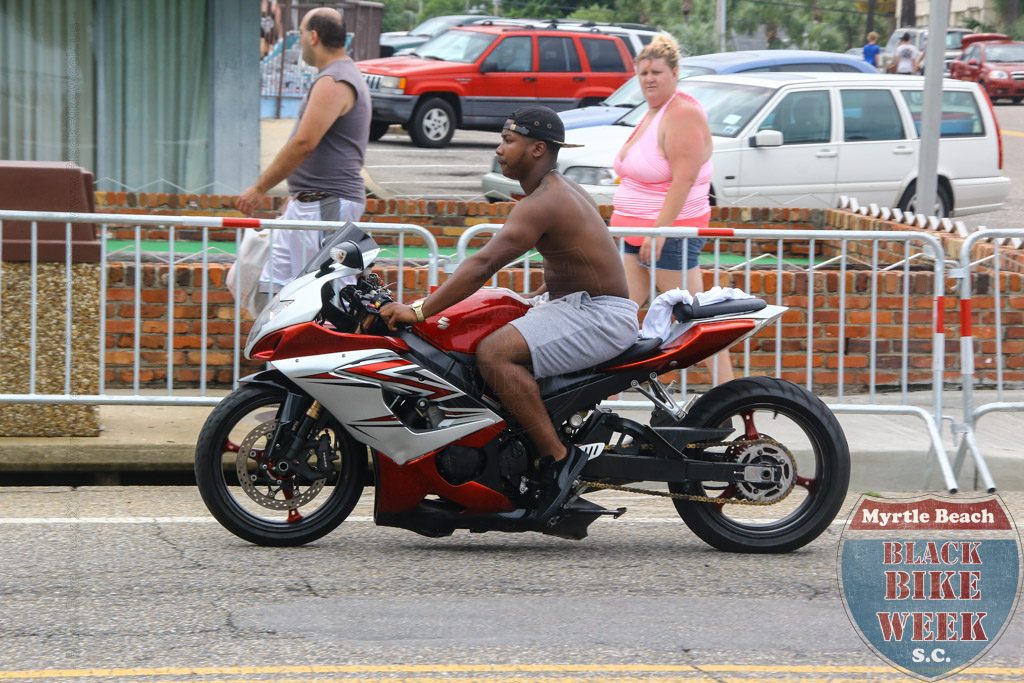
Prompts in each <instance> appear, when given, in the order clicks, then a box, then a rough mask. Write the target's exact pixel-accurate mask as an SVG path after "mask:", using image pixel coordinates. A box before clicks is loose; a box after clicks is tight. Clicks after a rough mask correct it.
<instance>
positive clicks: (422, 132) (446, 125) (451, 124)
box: [409, 97, 455, 148]
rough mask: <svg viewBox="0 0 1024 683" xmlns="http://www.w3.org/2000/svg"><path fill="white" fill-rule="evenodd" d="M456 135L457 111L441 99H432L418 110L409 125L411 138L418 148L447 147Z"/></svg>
mask: <svg viewBox="0 0 1024 683" xmlns="http://www.w3.org/2000/svg"><path fill="white" fill-rule="evenodd" d="M453 135H455V111H454V110H453V109H452V105H450V104H448V103H447V102H445V101H444V100H442V99H441V98H440V97H432V98H430V99H429V100H427V101H426V102H424V103H422V104H421V105H420V106H419V107H417V108H416V112H415V113H414V114H413V115H412V123H411V124H410V125H409V137H410V138H412V142H413V144H414V145H416V146H417V147H432V148H438V147H447V146H448V143H449V142H451V139H452V136H453Z"/></svg>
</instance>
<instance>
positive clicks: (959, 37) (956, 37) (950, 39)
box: [946, 31, 968, 50]
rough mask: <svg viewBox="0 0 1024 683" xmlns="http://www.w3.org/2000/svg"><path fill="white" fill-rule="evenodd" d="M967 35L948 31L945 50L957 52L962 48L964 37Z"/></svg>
mask: <svg viewBox="0 0 1024 683" xmlns="http://www.w3.org/2000/svg"><path fill="white" fill-rule="evenodd" d="M966 35H968V34H966V33H964V32H962V31H948V32H947V33H946V49H947V50H959V49H960V48H961V47H963V40H964V36H966Z"/></svg>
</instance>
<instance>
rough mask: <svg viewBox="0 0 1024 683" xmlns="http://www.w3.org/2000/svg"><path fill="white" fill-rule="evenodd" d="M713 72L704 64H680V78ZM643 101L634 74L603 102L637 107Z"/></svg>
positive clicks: (611, 105) (638, 82)
mask: <svg viewBox="0 0 1024 683" xmlns="http://www.w3.org/2000/svg"><path fill="white" fill-rule="evenodd" d="M713 73H715V72H714V71H713V70H711V69H707V68H705V67H703V66H687V65H685V64H680V65H679V80H683V79H684V78H689V77H690V76H704V75H705V74H713ZM643 101H644V95H643V93H642V92H640V80H639V79H638V78H637V77H636V76H633V77H632V78H631V79H629V80H628V81H626V82H625V83H623V84H622V85H620V86H619V89H618V90H616V91H615V92H613V93H612V94H611V95H609V96H608V97H607V99H605V101H604V102H602V104H606V105H608V106H609V107H635V106H636V105H638V104H640V103H641V102H643Z"/></svg>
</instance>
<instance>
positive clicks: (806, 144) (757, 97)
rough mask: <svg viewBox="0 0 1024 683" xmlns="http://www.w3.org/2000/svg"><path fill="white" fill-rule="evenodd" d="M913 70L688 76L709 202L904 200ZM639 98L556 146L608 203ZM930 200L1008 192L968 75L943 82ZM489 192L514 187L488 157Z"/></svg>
mask: <svg viewBox="0 0 1024 683" xmlns="http://www.w3.org/2000/svg"><path fill="white" fill-rule="evenodd" d="M923 87H924V78H923V77H912V76H894V75H885V74H877V75H875V74H835V73H820V74H817V73H814V74H812V73H771V74H732V75H716V76H695V77H692V78H688V79H686V80H685V81H684V82H681V83H680V88H681V89H682V90H684V91H685V92H687V93H689V94H690V95H692V96H693V97H695V98H696V99H697V100H699V101H700V102H701V103H702V104H703V105H704V108H705V109H706V110H707V112H708V121H709V124H710V126H711V132H712V134H713V135H714V164H715V172H714V177H713V180H712V194H713V200H714V201H715V203H716V204H717V205H719V206H764V207H771V206H786V207H810V208H826V207H833V206H835V205H836V202H837V200H838V198H839V197H840V196H841V195H846V196H850V197H854V198H856V199H857V200H858V202H860V203H861V204H863V205H867V204H878V205H880V206H888V207H898V208H901V209H903V210H915V211H920V209H918V208H917V207H915V206H914V199H915V192H914V191H915V182H916V176H917V167H918V146H919V140H918V133H919V130H920V125H921V105H922V100H923ZM645 111H646V104H642V105H640V106H639V107H637V108H636V109H634V110H632V111H630V112H629V113H627V114H626V115H625V116H623V117H622V118H621V119H620V120H619V121H618V122H616V123H615V124H613V125H610V126H594V127H590V128H579V129H575V130H570V131H568V132H567V141H568V142H572V143H577V144H583V145H584V146H583V147H581V148H575V149H564V150H562V151H561V152H560V153H559V157H558V168H559V170H560V171H561V172H562V173H564V174H565V175H566V176H567V177H569V178H572V179H573V180H575V181H576V182H578V183H580V184H581V185H583V187H584V188H585V189H586V190H587V191H588V192H589V193H590V194H591V195H592V196H593V197H594V199H595V200H597V202H598V203H604V204H610V203H611V202H612V196H613V195H614V193H615V186H616V185H617V184H618V178H617V177H616V175H615V171H614V170H613V168H612V166H613V163H614V159H615V154H616V153H617V152H618V151H619V149H620V148H621V147H622V144H623V143H624V142H625V140H626V138H627V137H629V134H630V133H631V132H632V131H633V128H634V127H635V126H636V125H637V124H638V123H639V122H640V120H641V119H642V118H643V115H644V113H645ZM941 131H942V139H941V141H940V150H939V167H938V172H939V190H938V200H937V204H936V206H935V207H934V208H933V209H932V210H925V211H921V212H922V213H928V214H933V215H938V216H963V215H967V214H972V213H981V212H984V211H992V210H995V209H999V208H1000V207H1001V206H1002V204H1003V201H1004V200H1005V199H1006V196H1007V195H1008V194H1009V185H1010V181H1009V179H1008V178H1005V177H1004V176H1003V174H1002V167H1003V152H1002V140H1001V137H1000V133H999V126H998V123H997V121H996V116H995V111H994V110H993V108H992V105H991V103H990V102H989V101H988V99H987V98H986V97H985V96H984V94H983V92H982V91H981V90H980V89H979V88H978V86H977V84H976V83H970V82H966V81H951V80H946V81H943V116H942V125H941ZM483 190H484V193H485V195H486V196H487V197H489V198H491V199H494V200H501V199H515V198H519V197H522V188H520V187H519V184H518V183H517V182H515V181H513V180H510V179H508V178H506V177H505V176H503V175H502V174H501V172H500V169H498V167H497V164H495V166H494V167H493V168H492V171H491V172H490V173H488V174H486V175H485V176H484V178H483Z"/></svg>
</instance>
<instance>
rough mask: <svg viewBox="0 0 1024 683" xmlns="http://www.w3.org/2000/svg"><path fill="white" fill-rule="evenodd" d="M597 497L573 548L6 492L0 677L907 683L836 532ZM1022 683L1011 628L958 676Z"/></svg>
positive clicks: (104, 493)
mask: <svg viewBox="0 0 1024 683" xmlns="http://www.w3.org/2000/svg"><path fill="white" fill-rule="evenodd" d="M595 499H603V500H602V502H603V503H604V504H605V505H618V504H620V503H621V504H625V505H628V506H629V508H630V510H629V512H628V513H627V514H626V515H624V516H623V517H622V518H620V519H618V520H600V521H598V522H597V523H595V525H594V526H593V527H591V531H592V534H591V537H590V538H587V539H586V540H584V541H581V542H572V541H564V540H560V539H554V538H549V537H544V536H539V535H535V534H519V535H515V534H505V535H500V534H485V535H473V534H469V533H457V534H456V535H454V536H452V537H450V538H445V539H427V538H422V537H419V536H416V535H414V534H412V533H410V532H406V531H401V530H395V529H385V528H376V527H374V526H373V525H372V523H371V522H370V517H371V514H372V513H371V506H370V496H369V495H368V494H367V495H366V496H364V499H363V501H361V503H360V505H359V506H358V507H357V508H356V510H355V512H354V513H353V516H352V517H351V518H350V520H349V521H347V522H346V523H345V524H343V525H342V527H341V528H339V529H338V530H336V531H335V532H334V533H332V534H330V535H329V536H327V537H326V538H324V539H322V540H321V541H320V542H318V543H316V544H313V545H310V546H307V547H303V548H298V549H267V548H259V547H256V546H252V545H248V544H246V543H244V542H242V541H240V540H238V539H236V538H235V537H233V536H231V535H230V534H228V532H226V531H225V530H223V529H222V528H221V527H220V526H218V525H217V524H216V523H215V522H213V520H212V519H211V518H210V517H209V516H208V514H207V513H206V511H205V508H203V506H202V503H201V502H200V501H199V498H198V494H197V493H196V491H195V490H194V489H190V488H174V487H159V488H145V487H127V488H119V487H97V488H79V489H63V488H52V489H47V488H37V489H14V490H6V491H4V492H3V494H2V496H0V548H2V549H3V550H2V555H0V557H2V562H0V604H3V606H4V610H3V614H4V618H3V621H2V626H0V681H27V680H45V681H61V682H68V681H75V682H78V681H96V680H103V681H126V682H127V681H131V682H136V681H185V680H188V681H195V680H202V681H213V680H217V681H240V680H246V681H256V680H258V681H277V682H281V681H324V680H331V681H348V680H367V679H372V680H404V681H423V682H427V681H430V682H433V681H466V680H512V681H524V682H525V681H570V680H577V679H587V680H605V681H622V680H686V681H691V680H703V681H795V680H800V681H806V680H841V681H868V680H871V681H890V680H908V679H907V678H906V677H901V676H899V675H897V673H896V672H895V670H893V669H890V668H889V667H888V666H886V665H885V664H884V663H883V662H882V661H881V660H879V659H877V658H876V657H875V655H873V654H872V653H871V652H870V651H869V650H868V648H867V647H866V646H865V645H864V644H863V643H862V642H861V641H860V639H859V638H858V636H857V635H856V633H855V631H854V630H853V628H852V627H851V625H850V622H849V621H848V619H847V616H846V613H845V611H844V608H843V606H842V603H841V601H840V598H839V594H838V588H837V578H836V556H837V555H836V553H837V543H838V539H839V532H840V529H841V524H838V523H837V524H834V525H833V526H832V528H831V529H830V530H829V531H827V532H826V533H825V534H824V535H823V536H822V537H821V538H819V539H818V540H817V541H815V542H814V543H812V544H811V545H809V546H807V547H806V548H805V549H803V550H801V551H798V552H795V553H791V554H788V555H782V556H765V557H760V556H758V557H755V556H747V555H730V554H726V553H721V552H717V551H714V550H712V549H710V548H709V547H707V546H705V545H703V543H701V542H700V541H699V540H697V539H696V537H694V536H693V535H692V534H690V533H689V532H688V531H687V530H686V528H685V527H684V526H683V525H682V523H681V522H680V521H679V519H678V517H676V515H675V512H674V510H673V509H672V507H671V505H669V504H668V503H666V502H665V501H662V500H652V499H639V498H637V497H636V496H632V495H629V494H617V493H613V492H602V493H601V494H596V495H595ZM1004 500H1005V501H1006V502H1007V504H1008V505H1009V507H1010V509H1011V512H1013V513H1014V514H1015V515H1016V517H1017V519H1021V518H1022V516H1024V494H1020V493H1009V494H1005V496H1004ZM853 502H854V501H853V500H852V499H851V500H850V501H848V506H847V509H846V510H844V511H843V513H841V518H840V519H845V517H846V515H847V514H848V510H849V507H850V506H851V505H852V504H853ZM1022 678H1024V616H1022V615H1021V614H1020V613H1019V612H1018V614H1017V616H1016V618H1015V620H1014V621H1013V622H1012V623H1011V624H1010V626H1009V627H1008V628H1007V630H1006V632H1005V633H1004V635H1003V637H1002V639H1001V640H1000V641H999V642H998V643H997V644H996V645H995V646H994V648H993V649H992V650H991V651H990V652H989V654H988V655H986V656H985V658H984V659H983V660H982V661H981V662H980V663H978V664H977V665H976V666H975V667H974V668H972V669H968V670H967V671H965V672H964V673H963V674H961V675H960V676H958V677H957V678H956V679H953V680H961V681H962V680H1001V681H1011V680H1015V681H1019V680H1021V679H1022Z"/></svg>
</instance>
